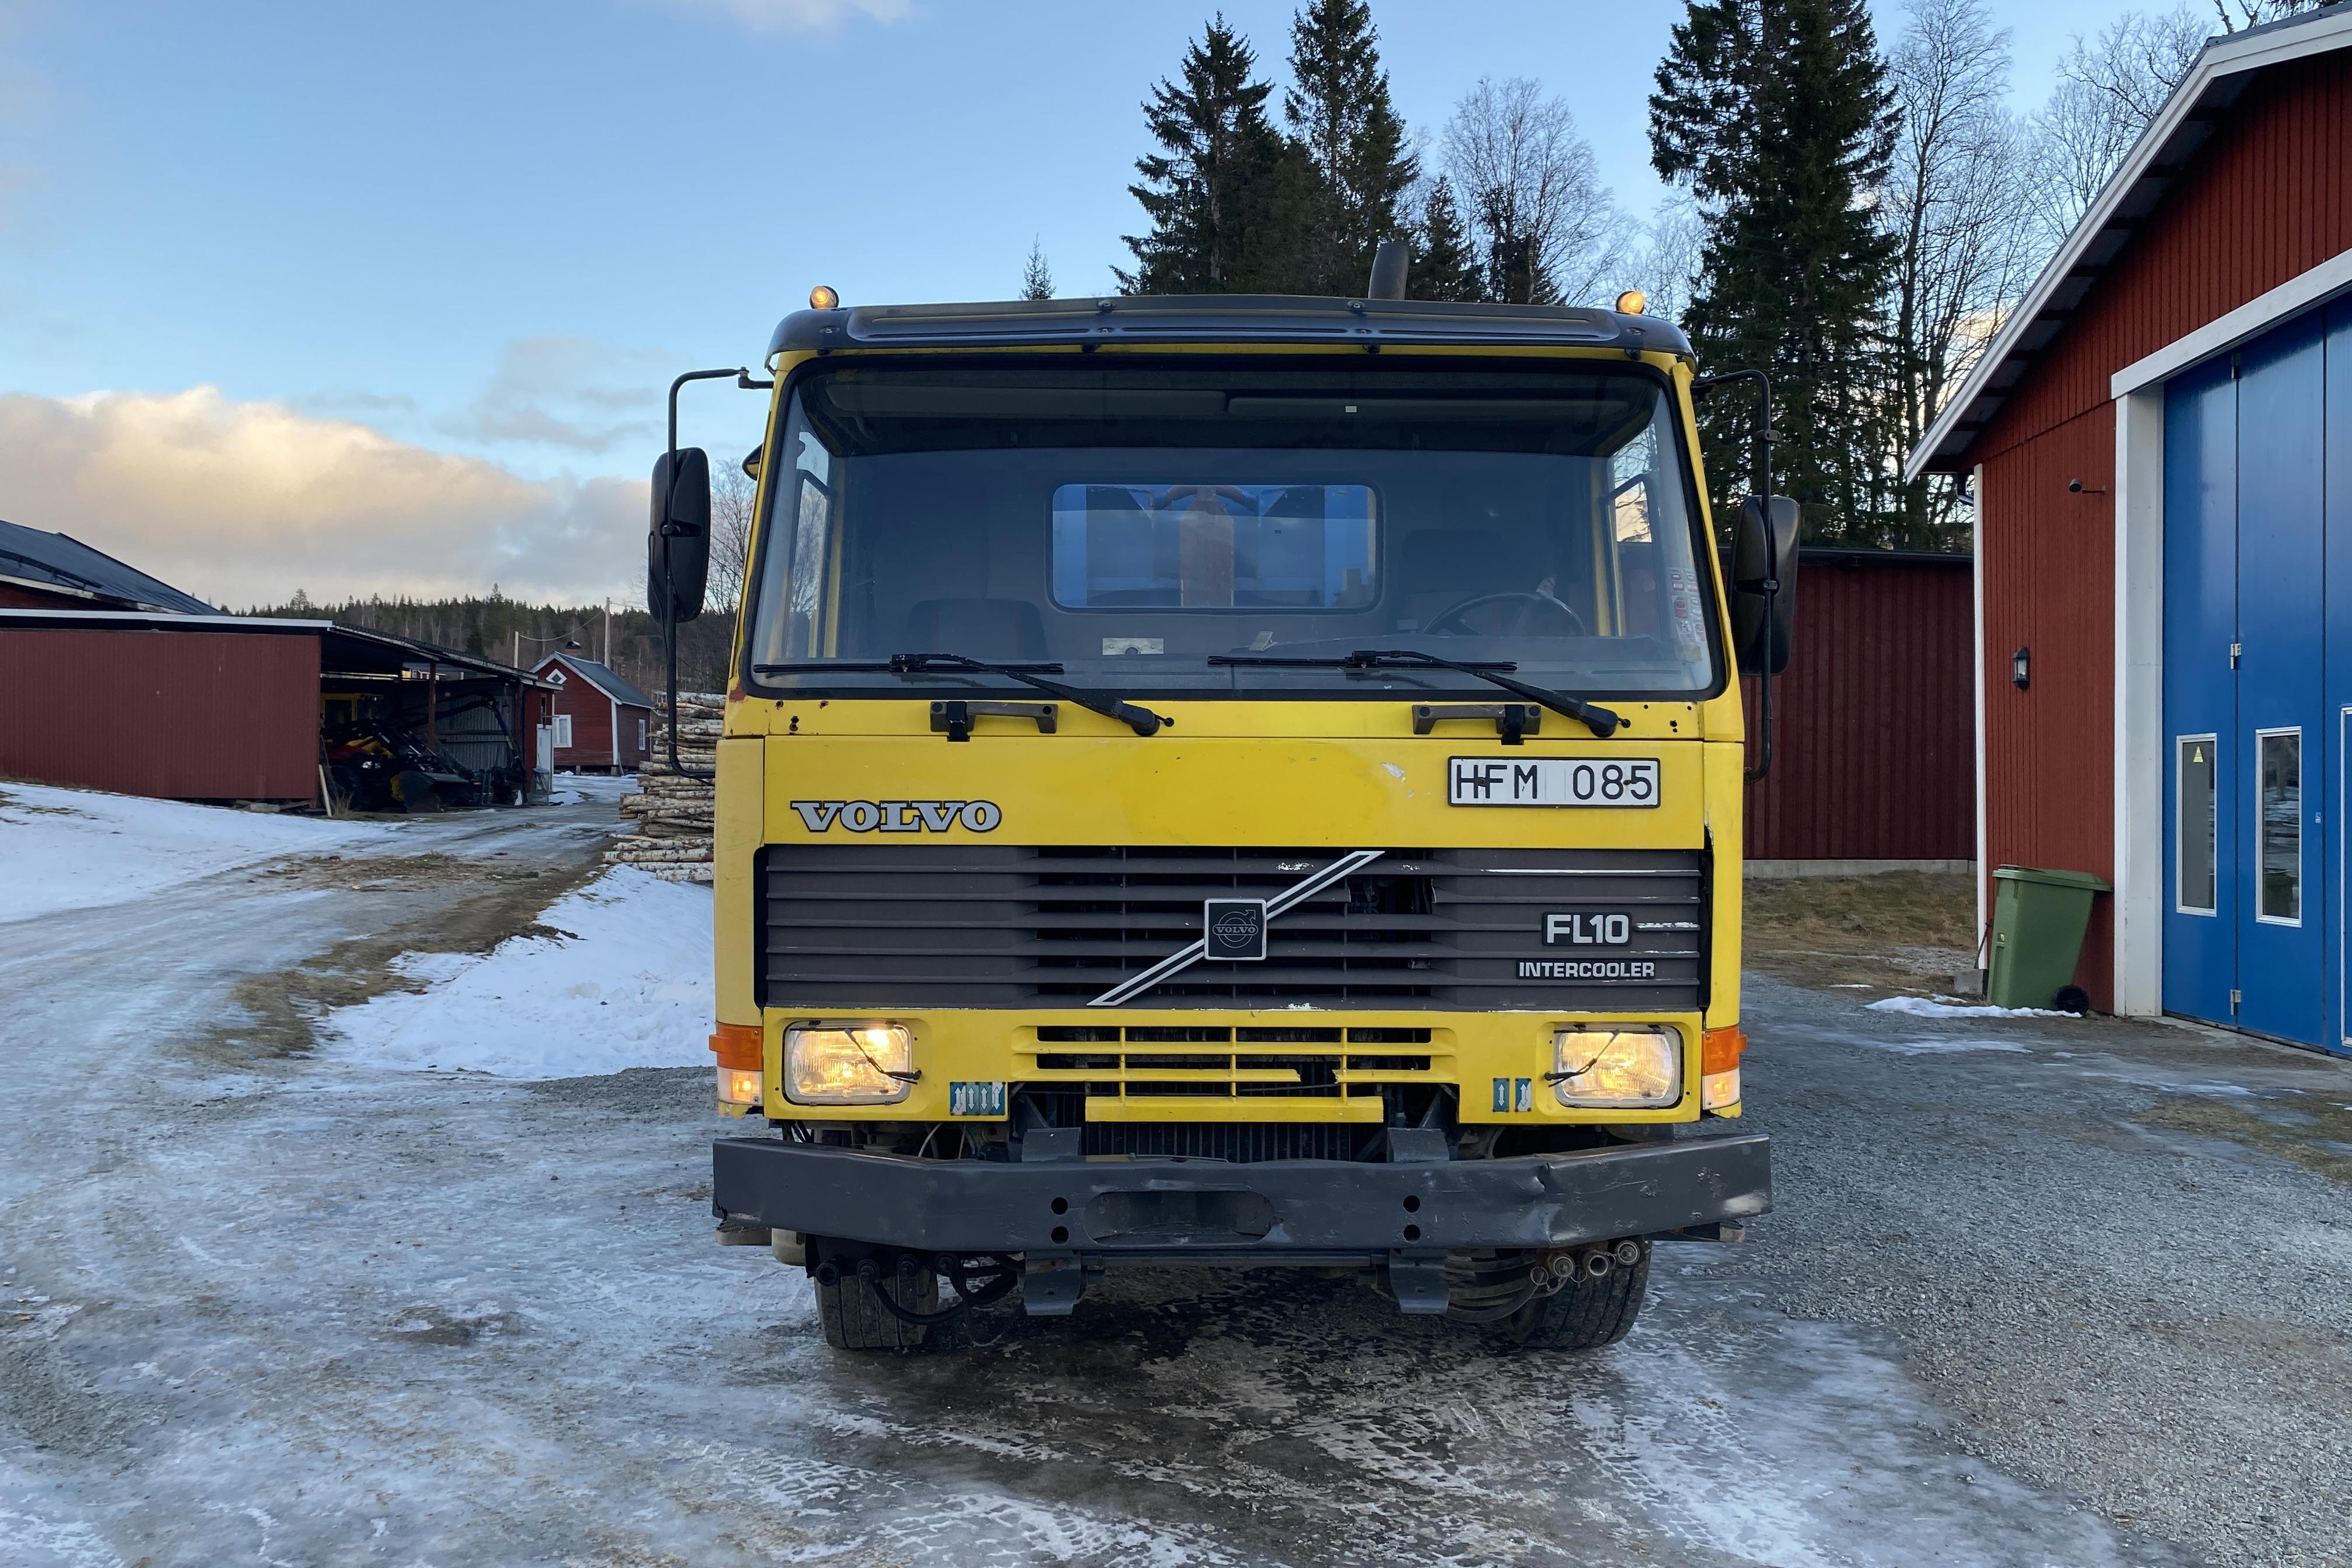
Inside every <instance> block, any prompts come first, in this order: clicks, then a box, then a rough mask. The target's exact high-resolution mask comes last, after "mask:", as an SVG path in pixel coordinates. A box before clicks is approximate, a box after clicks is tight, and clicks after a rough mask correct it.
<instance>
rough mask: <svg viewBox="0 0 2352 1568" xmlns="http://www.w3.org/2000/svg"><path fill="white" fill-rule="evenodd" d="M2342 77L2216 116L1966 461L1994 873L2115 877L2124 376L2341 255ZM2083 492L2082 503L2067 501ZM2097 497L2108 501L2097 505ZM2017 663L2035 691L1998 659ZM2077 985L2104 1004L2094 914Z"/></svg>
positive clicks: (2106, 928) (2279, 86)
mask: <svg viewBox="0 0 2352 1568" xmlns="http://www.w3.org/2000/svg"><path fill="white" fill-rule="evenodd" d="M2347 138H2352V58H2347V56H2346V55H2345V54H2343V53H2337V54H2334V55H2325V56H2319V57H2316V58H2312V59H2307V60H2301V61H2295V62H2292V63H2289V64H2286V65H2283V66H2279V67H2276V68H2273V69H2271V70H2269V71H2267V72H2265V73H2264V74H2263V76H2262V77H2260V78H2259V79H2256V80H2255V81H2254V82H2253V83H2252V85H2251V86H2250V87H2249V88H2248V89H2247V91H2246V93H2245V95H2244V96H2243V97H2242V98H2241V99H2240V100H2239V101H2238V103H2237V105H2236V106H2235V107H2234V108H2233V109H2232V110H2230V111H2228V115H2227V117H2226V118H2225V119H2224V120H2223V121H2222V123H2221V126H2220V128H2219V129H2218V130H2217V132H2215V134H2214V137H2213V139H2212V140H2211V141H2210V142H2208V143H2207V144H2206V146H2205V147H2204V148H2203V149H2202V150H2200V152H2199V153H2198V154H2197V155H2196V157H2195V158H2194V159H2193V160H2192V161H2191V163H2190V164H2189V168H2188V169H2187V170H2186V171H2185V172H2184V174H2183V175H2182V177H2181V178H2180V180H2179V182H2178V183H2177V184H2174V186H2173V187H2172V188H2171V190H2170V191H2169V192H2168V193H2167V195H2166V197H2165V199H2164V201H2163V202H2162V203H2161V204H2160V205H2158V207H2157V209H2156V210H2155V211H2154V212H2153V213H2151V214H2150V215H2149V216H2148V218H2147V220H2146V222H2145V223H2144V224H2143V226H2142V227H2141V230H2140V232H2139V234H2138V235H2137V236H2136V237H2134V239H2133V241H2132V242H2131V243H2130V244H2129V245H2127V246H2126V247H2125V248H2124V249H2123V251H2122V252H2121V253H2120V254H2119V255H2118V256H2117V257H2116V260H2115V262H2114V264H2113V266H2112V267H2111V268H2110V269H2109V271H2108V273H2107V275H2106V276H2105V278H2104V279H2102V280H2101V281H2100V282H2099V283H2098V284H2097V285H2096V286H2095V288H2094V289H2092V291H2091V293H2090V294H2089V295H2088V296H2087V297H2086V298H2085V299H2084V301H2083V304H2082V306H2081V308H2080V309H2079V310H2077V311H2076V313H2075V315H2074V319H2073V320H2072V321H2070V322H2068V323H2067V325H2066V326H2065V327H2064V329H2063V331H2060V333H2059V334H2058V336H2057V338H2056V339H2055V340H2053V342H2052V343H2051V345H2050V347H2049V348H2048V349H2047V350H2045V351H2044V352H2043V353H2042V355H2041V356H2040V357H2039V358H2038V359H2036V360H2035V362H2034V363H2032V365H2031V366H2030V367H2029V368H2028V369H2027V371H2026V373H2025V374H2024V376H2023V377H2022V378H2021V380H2020V382H2019V384H2018V385H2017V387H2016V389H2015V391H2014V392H2013V393H2012V394H2011V395H2010V397H2009V398H2008V400H2007V401H2006V402H2005V403H2003V405H2001V408H2000V412H1999V414H1997V415H1996V416H1994V418H1993V421H1992V423H1991V424H1990V426H1987V428H1986V429H1985V431H1984V433H1983V434H1982V435H1981V436H1979V437H1978V438H1977V441H1976V443H1975V445H1974V447H1973V448H1972V449H1971V451H1970V453H1969V458H1970V459H1971V460H1972V461H1975V462H1979V463H1981V464H1983V466H1984V485H1983V496H1982V506H1981V507H1980V509H1979V525H1978V526H1979V532H1980V534H1981V541H1980V542H1981V547H1982V552H1983V563H1984V576H1985V585H1984V595H1985V659H1986V662H1987V666H1988V668H1987V670H1986V688H1985V689H1986V694H1987V701H1986V713H1985V720H1986V724H1985V752H1986V756H1985V771H1986V779H1985V837H1986V858H1987V860H1988V861H1989V862H1990V864H1992V865H1996V866H1999V865H2004V864H2016V865H2027V866H2044V867H2055V868H2063V869H2067V870H2078V871H2093V872H2096V873H2098V874H2099V875H2100V876H2103V877H2109V878H2112V876H2113V874H2114V869H2115V867H2114V822H2115V815H2114V813H2115V807H2114V798H2115V797H2114V786H2115V779H2114V761H2113V759H2114V755H2115V744H2114V713H2115V709H2114V696H2115V513H2114V510H2113V508H2112V505H2111V498H2112V495H2113V492H2114V489H2115V483H2114V468H2115V450H2116V431H2115V410H2114V404H2113V401H2112V398H2111V391H2112V388H2111V385H2110V382H2111V378H2112V377H2113V376H2114V374H2115V373H2116V371H2118V370H2121V369H2122V368H2124V366H2126V365H2127V364H2131V363H2134V362H2136V361H2137V360H2140V359H2143V358H2145V357H2147V355H2148V354H2150V353H2155V352H2156V351H2157V350H2158V349H2160V348H2162V347H2164V346H2165V345H2166V344H2168V343H2170V342H2176V341H2177V340H2179V339H2180V338H2182V337H2185V336H2187V335H2188V334H2189V332H2192V331H2196V330H2197V329H2198V328H2199V327H2201V326H2203V325H2204V324H2205V323H2207V322H2208V321H2212V320H2214V319H2215V318H2216V317H2219V316H2222V315H2226V314H2227V313H2228V312H2230V311H2231V310H2235V309H2237V307H2239V306H2240V305H2242V304H2244V303H2246V302H2247V301H2248V300H2252V299H2253V298H2254V297H2255V296H2257V295H2260V294H2263V293H2264V292H2267V291H2268V290H2270V289H2274V288H2276V287H2278V286H2279V285H2280V284H2282V283H2284V282H2286V281H2287V280H2288V279H2292V278H2294V277H2296V276H2297V275H2298V274H2301V273H2303V272H2306V271H2308V270H2310V269H2311V268H2314V267H2316V266H2318V265H2319V264H2320V263H2322V262H2324V261H2326V260H2328V259H2329V258H2332V257H2335V256H2337V255H2340V254H2342V253H2343V252H2344V251H2346V250H2347V249H2352V156H2347V151H2346V149H2347V146H2352V142H2347ZM2074 479H2080V480H2081V481H2082V482H2083V485H2084V492H2083V493H2081V494H2075V493H2073V492H2071V491H2069V490H2068V489H2067V485H2068V483H2069V482H2070V481H2072V480H2074ZM2098 491H2105V492H2106V493H2105V494H2100V493H2095V492H2098ZM2021 646H2024V647H2031V648H2032V653H2033V658H2032V686H2031V688H2030V689H2028V690H2025V691H2019V690H2017V689H2015V688H2014V687H2012V686H2011V684H2010V679H2009V664H2010V656H2011V654H2012V653H2013V652H2014V651H2015V650H2016V649H2017V648H2018V647H2021ZM2091 921H2092V923H2091V931H2090V933H2089V936H2088V938H2087V940H2086V941H2085V942H2084V954H2083V963H2082V966H2081V968H2080V969H2079V970H2077V971H2076V974H2075V979H2076V982H2077V984H2081V985H2082V986H2083V987H2084V989H2085V990H2087V991H2088V992H2089V993H2090V994H2091V998H2092V1001H2093V1002H2094V1003H2095V1005H2098V1006H2100V1007H2106V1006H2109V1005H2112V1003H2113V1000H2114V986H2113V975H2114V959H2113V952H2114V949H2113V931H2112V925H2111V912H2110V910H2109V909H2108V900H2105V899H2101V900H2097V902H2096V904H2095V907H2094V910H2093V913H2092V917H2091Z"/></svg>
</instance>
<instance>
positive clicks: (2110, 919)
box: [1908, 6, 2352, 1049]
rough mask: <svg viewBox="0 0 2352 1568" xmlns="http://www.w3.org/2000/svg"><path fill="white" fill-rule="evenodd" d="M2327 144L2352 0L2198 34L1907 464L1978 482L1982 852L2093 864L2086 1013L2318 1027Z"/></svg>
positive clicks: (2332, 458) (2341, 928) (2351, 503)
mask: <svg viewBox="0 0 2352 1568" xmlns="http://www.w3.org/2000/svg"><path fill="white" fill-rule="evenodd" d="M2347 148H2352V9H2347V8H2346V7H2342V6H2337V7H2334V8H2332V9H2330V10H2327V11H2323V12H2315V13H2312V14H2309V15H2307V16H2303V17H2300V18H2296V19H2293V20H2289V21H2286V22H2281V23H2275V24H2273V25H2271V26H2263V27H2257V28H2254V29H2252V30H2250V31H2248V32H2243V33H2239V34H2235V35H2231V36H2229V37H2221V38H2217V39H2215V40H2213V41H2212V42H2211V43H2210V44H2209V45H2207V47H2206V48H2205V51H2204V53H2203V54H2202V55H2201V56H2200V57H2199V58H2198V61H2197V63H2196V65H2195V66H2194V67H2193V68H2191V70H2190V71H2189V75H2188V77H2187V78H2186V79H2184V80H2183V81H2182V82H2181V84H2180V86H2179V89H2176V90H2175V92H2174V93H2173V95H2172V98H2171V99H2170V100H2169V101H2168V103H2167V105H2166V106H2165V109H2164V111H2163V113H2162V114H2161V116H2159V117H2158V120H2157V121H2156V123H2155V124H2154V125H2153V126H2152V127H2151V128H2150V129H2149V131H2148V132H2147V135H2146V137H2145V138H2143V140H2142V141H2141V142H2140V143H2139V144H2138V145H2137V147H2136V148H2135V149H2134V150H2133V151H2132V153H2131V154H2130V155H2129V157H2128V158H2127V159H2126V162H2125V163H2124V165H2123V167H2122V168H2121V169H2120V170H2119V171H2118V172H2117V174H2116V177H2115V178H2114V179H2113V180H2112V181H2110V182H2109V183H2108V184H2107V187H2106V189H2105V191H2104V192H2103V193H2102V194H2101V195H2100V197H2099V199H2098V201H2097V202H2096V203H2095V205H2093V207H2092V209H2091V211H2090V212H2089V214H2088V215H2087V216H2085V217H2084V221H2083V223H2082V224H2081V226H2079V227H2077V228H2076V230H2075V231H2074V234H2073V235H2072V236H2071V237H2069V238H2068V240H2067V241H2066V243H2065V245H2064V246H2063V247H2061V249H2060V250H2059V252H2058V254H2057V256H2056V257H2055V258H2054V259H2053V261H2052V262H2051V264H2050V266H2049V267H2048V268H2046V269H2045V270H2044V271H2043V273H2042V277H2041V279H2039V281H2038V282H2037V283H2036V284H2035V286H2034V288H2033V290H2032V293H2031V294H2030V295H2029V296H2028V297H2027V299H2026V300H2025V301H2024V302H2023V304H2022V305H2021V306H2020V308H2019V309H2018V310H2016V311H2015V313H2014V314H2013V315H2012V316H2011V318H2010V319H2009V321H2007V322H2006V323H2005V325H2004V326H2003V328H2002V330H2001V331H2000V334H1999V336H1998V337H1997V338H1996V339H1995V340H1994V342H1993V343H1992V344H1991V345H1990V349H1989V351H1988V352H1987V353H1986V354H1985V356H1984V358H1983V360H1982V362H1981V363H1979V365H1978V367H1977V369H1976V371H1975V372H1974V374H1972V375H1971V376H1970V377H1969V381H1968V382H1967V384H1965V385H1964V386H1963V387H1962V388H1961V390H1960V392H1959V393H1958V395H1956V396H1955V397H1954V398H1953V400H1952V402H1951V403H1950V405H1948V408H1947V410H1946V412H1945V414H1944V416H1943V417H1942V418H1941V419H1940V420H1939V421H1938V422H1937V425H1936V426H1935V427H1934V428H1933V429H1932V430H1930V431H1929V432H1928V435H1927V439H1926V440H1925V441H1924V442H1923V443H1922V444H1921V446H1920V448H1919V449H1918V450H1917V451H1916V452H1915V453H1913V454H1912V457H1911V460H1910V463H1909V465H1908V467H1909V471H1910V472H1912V473H1917V472H1920V471H1923V470H1931V469H1932V470H1937V471H1941V472H1946V473H1952V474H1964V475H1972V476H1973V477H1972V479H1971V481H1970V482H1971V484H1972V486H1973V489H1975V492H1976V495H1977V497H1978V526H1977V536H1976V537H1977V570H1976V582H1977V591H1978V613H1977V636H1976V643H1977V658H1976V664H1977V690H1976V707H1977V744H1978V749H1979V766H1978V793H1977V816H1978V823H1979V826H1978V833H1979V840H1980V842H1981V844H1982V846H1983V851H1984V852H1983V854H1982V856H1981V857H1980V864H1982V865H1983V866H1987V867H1990V866H1997V865H2000V864H2003V863H2017V864H2023V865H2031V866H2041V867H2049V868H2064V869H2073V870H2083V871H2091V872H2095V873H2097V874H2098V875H2100V876H2102V877H2105V878H2106V879H2109V880H2110V881H2111V882H2113V883H2114V885H2115V892H2114V894H2113V896H2112V897H2111V898H2102V899H2101V900H2099V907H2098V908H2097V910H2096V912H2095V915H2094V917H2093V925H2092V930H2091V933H2090V938H2089V941H2088V943H2087V945H2086V949H2085V952H2084V958H2083V963H2082V966H2081V968H2080V970H2079V971H2078V972H2077V976H2076V978H2077V981H2078V983H2079V984H2082V985H2083V986H2084V988H2085V989H2086V990H2087V991H2088V992H2089V993H2090V994H2091V996H2092V998H2093V1000H2094V1001H2095V1003H2096V1004H2098V1005H2102V1006H2112V1007H2113V1008H2114V1009H2115V1010H2116V1011H2118V1012H2122V1013H2128V1014H2154V1013H2158V1012H2159V1011H2165V1012H2172V1013H2178V1014H2182V1015H2186V1016H2192V1017H2198V1018H2203V1019H2208V1020H2210V1021H2213V1022H2217V1023H2223V1024H2230V1025H2234V1026H2238V1027H2241V1028H2244V1029H2248V1030H2251V1031H2254V1032H2258V1033H2262V1034H2264V1035H2269V1036H2273V1037H2278V1038H2282V1039H2286V1040H2291V1041H2294V1042H2298V1043H2301V1044H2305V1045H2313V1046H2321V1047H2327V1048H2330V1049H2343V1048H2345V1047H2346V1046H2347V1041H2352V1029H2347V1019H2346V1014H2345V1004H2346V985H2345V983H2344V981H2345V975H2346V963H2347V948H2346V921H2345V910H2344V907H2343V904H2344V889H2345V886H2346V874H2347V865H2346V863H2345V855H2344V847H2345V845H2346V843H2347V839H2346V837H2345V836H2344V832H2343V826H2344V824H2343V816H2344V813H2343V811H2342V810H2341V809H2339V810H2337V811H2335V812H2326V811H2324V810H2323V809H2322V807H2323V806H2324V805H2326V803H2327V802H2328V801H2329V800H2330V799H2336V800H2337V801H2338V804H2339V806H2340V805H2342V804H2343V797H2344V795H2345V780H2346V777H2347V772H2346V763H2347V756H2346V752H2345V742H2346V740H2347V735H2352V301H2347V300H2346V298H2345V296H2346V295H2347V291H2352V162H2347ZM1981 886H1982V879H1981V874H1980V889H1981ZM1980 898H1981V890H1980Z"/></svg>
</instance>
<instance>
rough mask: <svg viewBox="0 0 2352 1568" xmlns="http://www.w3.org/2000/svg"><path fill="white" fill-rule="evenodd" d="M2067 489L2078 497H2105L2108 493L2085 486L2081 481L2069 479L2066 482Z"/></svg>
mask: <svg viewBox="0 0 2352 1568" xmlns="http://www.w3.org/2000/svg"><path fill="white" fill-rule="evenodd" d="M2066 489H2067V490H2068V491H2069V492H2070V493H2071V494H2074V495H2078V496H2103V495H2105V494H2106V493H2107V492H2106V491H2105V490H2104V489H2096V488H2095V487H2093V486H2089V485H2085V484H2084V482H2083V481H2082V480H2080V479H2068V480H2067V481H2066Z"/></svg>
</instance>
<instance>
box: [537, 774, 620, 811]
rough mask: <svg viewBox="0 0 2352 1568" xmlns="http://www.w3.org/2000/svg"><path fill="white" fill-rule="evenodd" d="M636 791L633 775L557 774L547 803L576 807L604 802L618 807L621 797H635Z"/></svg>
mask: <svg viewBox="0 0 2352 1568" xmlns="http://www.w3.org/2000/svg"><path fill="white" fill-rule="evenodd" d="M636 790H637V775H636V774H635V773H558V774H556V775H555V789H554V793H553V794H551V795H549V797H548V802H547V803H548V805H579V804H580V803H582V802H583V801H591V800H604V801H611V802H613V803H614V805H618V804H619V803H620V799H621V797H622V796H623V795H635V793H636Z"/></svg>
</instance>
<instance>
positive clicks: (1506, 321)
mask: <svg viewBox="0 0 2352 1568" xmlns="http://www.w3.org/2000/svg"><path fill="white" fill-rule="evenodd" d="M1154 343H1297V344H1298V345H1300V346H1301V347H1311V346H1314V345H1316V344H1325V345H1337V346H1341V347H1360V348H1365V349H1369V350H1373V351H1377V350H1379V349H1380V348H1381V347H1383V346H1386V345H1390V344H1398V345H1403V344H1412V345H1414V346H1423V345H1440V346H1453V347H1462V348H1469V347H1483V346H1492V345H1496V344H1509V345H1527V346H1556V347H1560V348H1614V349H1622V350H1625V351H1627V352H1629V353H1671V354H1681V355H1683V356H1684V357H1685V358H1687V357H1689V355H1690V352H1691V350H1690V340H1689V339H1687V338H1685V336H1683V332H1682V329H1681V328H1679V327H1677V326H1675V324H1674V323H1672V322H1671V321H1659V320H1657V319H1656V318H1655V317H1652V316H1622V315H1619V314H1618V313H1617V312H1616V311H1614V310H1585V309H1581V308H1580V307H1576V306H1571V305H1492V304H1483V303H1482V304H1469V303H1453V302H1440V301H1433V300H1341V299H1336V298H1334V299H1328V300H1327V299H1319V298H1316V297H1313V296H1310V295H1303V294H1199V295H1108V296H1103V297H1100V298H1096V299H1084V300H1003V301H1002V302H998V303H982V304H967V305H859V306H856V307H853V308H850V309H845V310H795V311H794V312H793V313H792V314H791V315H789V316H786V317H785V318H784V319H783V320H782V321H781V322H779V323H777V326H776V331H775V334H774V335H773V336H772V337H771V338H770V339H769V340H768V356H769V359H770V361H771V362H772V361H773V359H774V357H775V356H776V355H777V354H778V353H782V352H785V351H787V350H806V349H814V350H816V351H818V352H820V353H822V352H826V351H830V350H834V349H942V348H1016V347H1017V348H1029V347H1037V346H1040V345H1054V344H1068V345H1076V346H1079V347H1087V348H1099V347H1102V346H1103V345H1105V344H1120V345H1127V344H1136V345H1150V344H1154Z"/></svg>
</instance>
